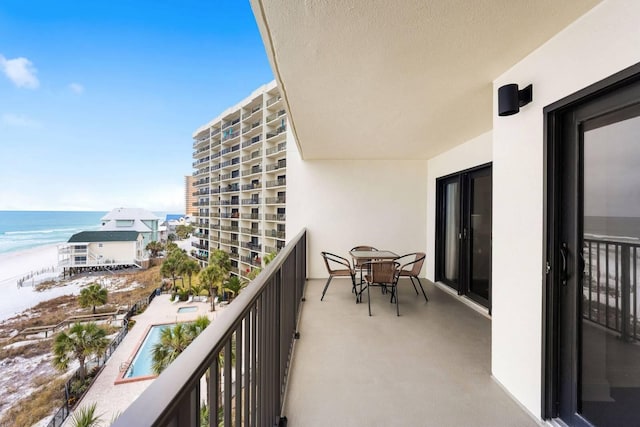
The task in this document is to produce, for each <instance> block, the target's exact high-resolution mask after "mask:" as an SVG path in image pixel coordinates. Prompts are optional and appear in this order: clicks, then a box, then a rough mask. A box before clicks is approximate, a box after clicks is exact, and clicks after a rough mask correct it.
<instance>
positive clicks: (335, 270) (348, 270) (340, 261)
mask: <svg viewBox="0 0 640 427" xmlns="http://www.w3.org/2000/svg"><path fill="white" fill-rule="evenodd" d="M322 258H323V259H324V264H325V266H326V267H327V272H328V273H329V279H328V280H327V283H326V285H324V289H323V290H322V296H321V297H320V301H322V300H323V299H324V294H325V293H326V292H327V289H328V288H329V284H330V283H331V280H332V279H333V278H334V277H336V276H337V277H348V276H349V277H351V284H352V288H351V292H354V293H357V291H356V272H355V270H354V269H353V268H352V267H351V264H349V260H348V259H346V258H343V257H341V256H339V255H336V254H332V253H330V252H322ZM341 267H344V268H341Z"/></svg>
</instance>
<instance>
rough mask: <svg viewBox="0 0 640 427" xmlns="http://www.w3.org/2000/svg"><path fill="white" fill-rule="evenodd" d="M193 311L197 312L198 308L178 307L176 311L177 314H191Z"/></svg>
mask: <svg viewBox="0 0 640 427" xmlns="http://www.w3.org/2000/svg"><path fill="white" fill-rule="evenodd" d="M194 311H198V307H196V306H189V307H180V308H179V309H178V313H193V312H194Z"/></svg>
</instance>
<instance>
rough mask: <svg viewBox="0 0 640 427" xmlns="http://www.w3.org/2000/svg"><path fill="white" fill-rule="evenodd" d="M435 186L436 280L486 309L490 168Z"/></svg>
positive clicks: (462, 175)
mask: <svg viewBox="0 0 640 427" xmlns="http://www.w3.org/2000/svg"><path fill="white" fill-rule="evenodd" d="M436 186H437V201H436V204H437V214H436V221H437V224H436V280H438V281H441V282H443V283H445V284H446V285H448V286H451V287H452V288H453V289H455V290H457V291H458V294H460V295H467V296H469V297H470V298H472V299H474V300H475V301H477V302H479V303H480V304H482V305H484V306H485V307H488V308H489V307H490V300H491V187H492V184H491V166H490V165H488V166H487V165H484V166H481V167H478V168H474V169H469V170H466V171H462V172H459V173H456V174H453V175H449V176H447V177H444V178H441V179H439V180H438V181H437V183H436Z"/></svg>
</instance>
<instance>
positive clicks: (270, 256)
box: [263, 252, 278, 266]
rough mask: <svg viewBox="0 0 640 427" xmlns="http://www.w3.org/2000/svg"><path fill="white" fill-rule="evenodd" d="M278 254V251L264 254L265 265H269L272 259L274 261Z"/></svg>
mask: <svg viewBox="0 0 640 427" xmlns="http://www.w3.org/2000/svg"><path fill="white" fill-rule="evenodd" d="M276 256H278V253H277V252H269V253H268V254H266V255H265V256H264V258H263V260H264V265H265V266H266V265H269V263H270V262H271V261H273V259H274V258H275V257H276Z"/></svg>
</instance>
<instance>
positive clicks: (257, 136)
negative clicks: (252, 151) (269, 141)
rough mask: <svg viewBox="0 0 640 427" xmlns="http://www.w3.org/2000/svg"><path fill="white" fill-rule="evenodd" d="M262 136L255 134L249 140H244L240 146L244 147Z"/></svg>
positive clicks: (257, 140) (258, 140)
mask: <svg viewBox="0 0 640 427" xmlns="http://www.w3.org/2000/svg"><path fill="white" fill-rule="evenodd" d="M261 138H262V135H256V136H254V137H253V138H251V139H250V140H249V141H245V142H243V143H242V148H246V147H248V146H250V145H252V144H255V143H256V142H260V139H261Z"/></svg>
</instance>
